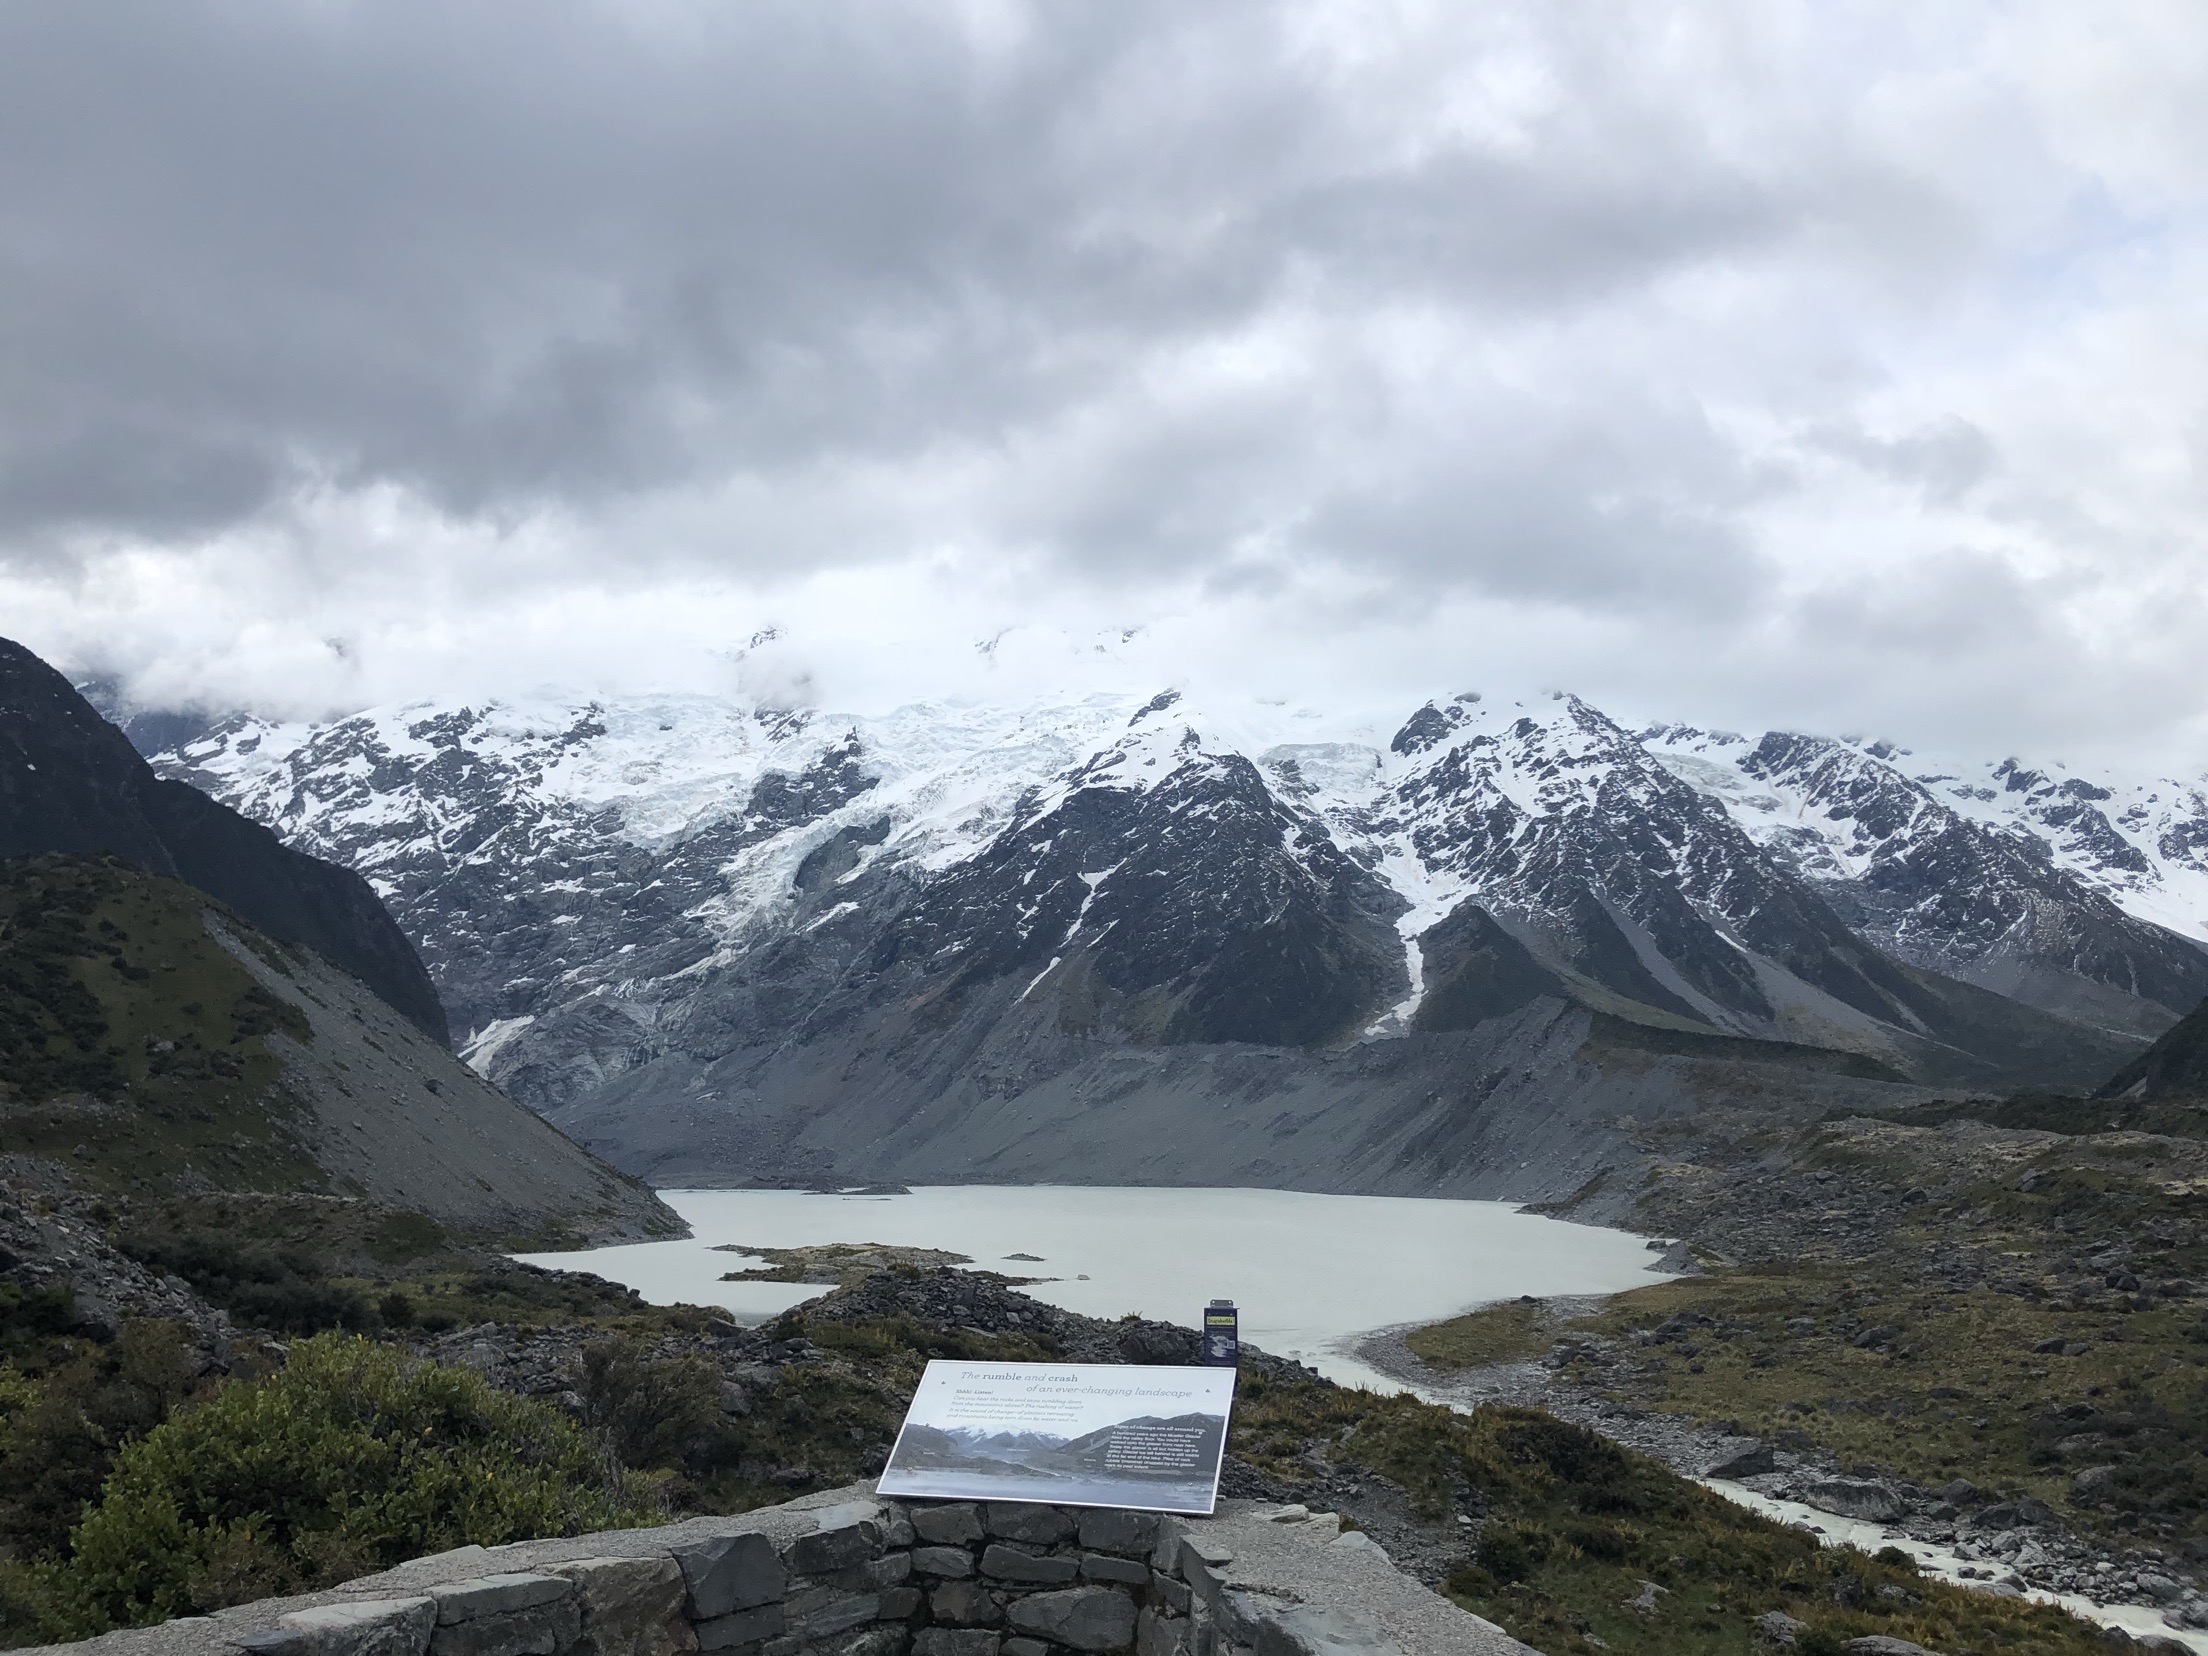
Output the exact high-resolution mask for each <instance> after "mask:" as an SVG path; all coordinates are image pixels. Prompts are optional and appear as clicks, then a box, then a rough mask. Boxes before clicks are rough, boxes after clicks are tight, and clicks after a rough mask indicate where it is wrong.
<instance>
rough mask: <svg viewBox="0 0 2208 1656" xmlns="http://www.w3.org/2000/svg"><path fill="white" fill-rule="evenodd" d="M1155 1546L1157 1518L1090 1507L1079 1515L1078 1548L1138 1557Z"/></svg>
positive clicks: (1108, 1508)
mask: <svg viewBox="0 0 2208 1656" xmlns="http://www.w3.org/2000/svg"><path fill="white" fill-rule="evenodd" d="M1157 1544H1158V1515H1157V1514H1156V1513H1154V1512H1121V1511H1119V1510H1118V1509H1117V1508H1113V1507H1092V1508H1091V1509H1090V1510H1088V1511H1087V1512H1084V1513H1082V1514H1081V1545H1082V1546H1083V1547H1085V1548H1087V1549H1088V1550H1089V1551H1090V1552H1108V1553H1119V1554H1121V1555H1122V1556H1124V1557H1127V1558H1140V1557H1141V1556H1142V1555H1143V1554H1145V1553H1147V1552H1149V1550H1150V1549H1151V1548H1152V1547H1154V1546H1156V1545H1157Z"/></svg>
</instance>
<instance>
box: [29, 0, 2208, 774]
mask: <svg viewBox="0 0 2208 1656" xmlns="http://www.w3.org/2000/svg"><path fill="white" fill-rule="evenodd" d="M2204 206H2208V24H2204V22H2203V19H2202V14H2201V12H2200V10H2199V7H2198V4H2197V0H2169V3H2167V4H2159V3H2154V0H2139V3H2125V0H2102V3H2099V4H2095V5H2091V6H2081V5H2078V4H2076V3H2075V0H2049V3H2045V4H2040V3H2034V0H2017V3H2013V4H2001V5H1992V4H1984V5H1943V4H1939V3H1938V0H1901V3H1896V4H1892V5H1884V4H1879V3H1877V0H1848V3H1846V4H1823V5H1797V4H1788V3H1786V0H1737V3H1732V4H1695V3H1689V0H1677V3H1670V4H1635V3H1633V0H1586V3H1583V4H1573V3H1569V0H1566V3H1562V4H1559V3H1557V0H1538V3H1532V4H1524V5H1520V4H1514V3H1488V4H1480V3H1476V0H1475V3H1471V4H1467V3H1464V0H1452V3H1436V4H1431V5H1424V4H1388V3H1386V0H1357V3H1355V4H1344V5H1332V4H1327V3H1323V0H1305V3H1302V4H1298V5H1293V6H1282V7H1274V6H1266V5H1259V4H1247V3H1242V0H1205V3H1204V4H1201V5H1193V6H1192V5H1189V4H1186V3H1185V0H1176V3H1172V4H1163V3H1159V4H1151V3H1146V0H1107V3H1103V4H1094V5H1091V4H1084V3H1075V0H1057V3H1053V4H1049V5H1039V4H1038V5H1023V4H1016V3H996V0H967V3H964V4H959V3H956V0H926V3H922V4H913V5H900V4H896V3H894V0H877V3H869V4H867V5H864V6H843V5H836V4H823V3H821V0H786V3H776V0H760V3H747V4H742V5H728V4H722V3H708V0H692V3H682V0H621V3H619V4H604V5H592V4H580V3H572V0H465V3H461V4H455V3H453V0H374V3H372V4H370V3H360V4H353V3H348V0H292V3H289V4H276V3H271V0H140V3H135V4H134V3H131V0H104V3H102V4H99V5H84V4H81V3H79V0H26V3H22V4H15V5H10V6H7V7H5V8H0V632H5V633H8V634H11V635H13V636H16V637H19V638H21V639H23V640H24V641H25V642H27V643H30V644H31V645H33V646H34V647H36V648H39V649H41V650H43V651H45V652H48V653H49V654H51V655H52V656H54V657H55V658H56V659H58V660H60V661H62V662H63V663H64V664H65V665H68V666H71V667H73V668H76V669H79V670H94V669H104V670H110V671H116V672H120V673H123V674H125V675H127V676H128V677H129V678H130V679H131V681H132V682H133V683H134V684H136V685H137V686H138V688H139V691H140V693H141V695H142V696H143V697H145V698H146V699H148V700H151V701H164V700H165V701H176V700H181V699H189V698H198V699H201V700H204V701H211V702H215V703H223V704H232V703H250V704H254V705H259V706H263V707H266V708H269V709H270V710H285V711H311V710H320V709H329V708H338V707H346V706H353V705H360V704H364V703H367V702H371V701H377V700H385V699H393V698H402V697H411V696H416V695H428V694H436V693H465V694H471V695H473V694H483V693H487V692H493V691H496V690H499V689H502V688H522V687H526V686H531V685H535V684H539V683H542V682H546V681H562V682H566V683H570V684H574V685H578V686H582V687H590V688H607V689H618V688H622V687H667V686H675V687H681V686H696V687H711V686H716V685H723V684H728V683H734V682H739V681H740V680H741V679H742V676H743V675H744V674H745V673H747V672H751V673H756V672H758V671H759V670H760V668H759V666H758V663H759V662H760V661H762V660H765V659H767V656H762V655H754V656H753V657H752V658H751V659H750V661H749V662H748V663H746V662H739V661H737V660H735V656H736V653H737V652H738V651H740V650H742V649H743V648H744V647H745V645H746V642H747V640H748V639H749V637H750V636H751V635H752V634H753V633H754V632H757V631H760V630H762V629H764V628H767V627H770V626H771V627H778V628H780V629H781V631H782V638H781V639H780V640H779V641H778V642H777V644H776V645H775V646H774V648H773V650H772V651H771V652H768V655H770V656H772V658H773V660H774V662H775V666H774V671H775V672H776V673H777V674H780V675H782V676H783V677H784V678H786V679H787V680H788V681H789V683H790V684H792V685H798V686H800V687H801V688H803V689H804V690H805V692H806V693H810V694H815V695H818V696H819V697H821V698H822V699H824V700H827V701H829V702H832V703H839V704H844V705H853V706H858V705H862V704H869V703H880V702H883V701H895V700H900V699H907V698H908V697H909V696H910V695H912V694H917V693H921V692H925V691H933V690H940V689H943V688H956V687H960V686H965V687H968V688H972V687H976V686H979V687H982V688H986V687H987V686H988V684H989V683H990V679H989V673H990V672H991V671H992V669H991V668H990V667H989V662H990V661H991V660H992V659H1000V658H1001V653H1000V658H992V657H990V656H988V655H986V654H984V653H982V652H979V651H977V649H976V648H975V646H976V645H977V643H979V642H981V641H985V640H988V639H990V638H993V637H996V636H998V635H1000V634H1003V633H1005V631H1006V629H1024V631H1021V632H1018V633H1016V634H1015V636H1018V637H1028V638H1032V637H1036V636H1042V635H1044V634H1045V633H1051V632H1053V631H1054V632H1056V633H1063V634H1064V635H1066V636H1069V637H1073V638H1076V639H1084V640H1085V639H1088V638H1090V637H1092V636H1095V635H1101V634H1107V633H1108V634H1110V635H1111V636H1112V637H1113V638H1115V639H1116V638H1117V637H1118V635H1119V634H1121V633H1123V632H1130V631H1133V630H1135V629H1142V630H1141V631H1140V632H1138V633H1136V634H1135V638H1134V639H1133V640H1132V641H1130V642H1129V643H1128V644H1127V645H1126V646H1125V647H1124V649H1123V650H1122V651H1121V656H1120V659H1121V660H1122V662H1123V663H1124V666H1123V668H1121V669H1115V670H1124V671H1126V672H1130V673H1134V674H1136V675H1138V676H1143V675H1147V676H1154V677H1174V676H1180V677H1185V678H1188V679H1190V680H1192V681H1203V680H1206V679H1212V680H1223V681H1230V682H1232V683H1234V684H1236V685H1239V686H1241V687H1243V688H1248V689H1252V690H1255V691H1257V692H1259V693H1287V694H1300V695H1307V696H1311V697H1315V698H1333V699H1337V700H1341V699H1346V700H1351V701H1360V702H1371V703H1374V704H1376V705H1378V704H1386V703H1389V702H1391V701H1392V700H1394V699H1397V698H1402V697H1409V698H1412V699H1413V700H1414V701H1415V700H1416V699H1419V698H1422V697H1423V696H1424V695H1426V694H1428V693H1430V692H1432V691H1435V690H1445V689H1450V688H1458V687H1478V686H1480V685H1483V684H1500V683H1508V684H1513V685H1519V684H1522V685H1526V686H1529V687H1531V686H1548V685H1558V686H1564V687H1568V688H1573V689H1577V690H1579V691H1580V692H1581V693H1582V694H1585V695H1587V696H1589V697H1590V698H1591V699H1593V700H1596V701H1597V702H1600V703H1603V704H1605V705H1613V706H1616V707H1618V708H1619V709H1620V710H1621V711H1623V712H1626V713H1628V714H1632V715H1641V714H1656V713H1671V714H1674V715H1676V716H1680V717H1685V718H1692V719H1699V720H1705V721H1716V722H1724V723H1730V724H1735V725H1753V726H1758V727H1760V726H1764V725H1791V726H1795V727H1800V728H1812V729H1821V730H1826V731H1832V732H1840V731H1855V730H1865V731H1879V732H1884V733H1887V734H1891V735H1893V736H1895V737H1897V738H1900V739H1903V740H1907V741H1911V742H1914V743H1918V744H1922V745H1925V746H1929V747H1939V746H1943V745H1944V746H1947V747H1951V748H1957V749H1961V750H1964V751H1969V752H1979V751H1991V750H1992V749H1995V748H1999V749H2002V750H2004V751H2020V752H2025V753H2028V754H2032V755H2036V756H2039V757H2043V758H2051V757H2058V756H2069V757H2072V758H2074V759H2078V760H2081V761H2082V760H2085V759H2087V758H2090V757H2093V756H2098V757H2100V758H2103V759H2110V760H2121V761H2122V762H2124V763H2127V764H2128V763H2145V762H2148V761H2150V760H2151V761H2153V762H2156V763H2164V764H2179V765H2183V766H2185V767H2187V768H2189V769H2194V770H2198V769H2200V768H2202V767H2203V765H2208V670H2204V662H2208V553H2204V549H2203V548H2204V538H2208V515H2204V512H2203V505H2204V500H2203V495H2204V486H2203V481H2204V450H2208V360H2204V358H2208V353H2204V349H2203V347H2204V344H2208V256H2204V255H2208V216H2204ZM1046 654H1047V652H1046Z"/></svg>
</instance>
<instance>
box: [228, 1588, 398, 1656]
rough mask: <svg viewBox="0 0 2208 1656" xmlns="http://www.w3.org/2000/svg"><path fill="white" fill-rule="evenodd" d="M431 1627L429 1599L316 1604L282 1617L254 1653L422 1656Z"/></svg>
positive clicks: (331, 1655)
mask: <svg viewBox="0 0 2208 1656" xmlns="http://www.w3.org/2000/svg"><path fill="white" fill-rule="evenodd" d="M436 1625H437V1601H436V1600H435V1599H432V1598H396V1599H362V1600H356V1601H355V1602H353V1603H351V1604H320V1605H316V1606H315V1607H314V1608H313V1609H311V1610H294V1611H293V1612H292V1613H291V1614H290V1615H288V1616H285V1617H283V1618H282V1619H281V1620H280V1621H279V1622H278V1623H277V1624H276V1626H277V1630H276V1631H275V1632H274V1633H273V1634H262V1635H259V1638H260V1639H261V1640H262V1641H263V1642H262V1643H261V1644H259V1645H258V1646H256V1647H255V1648H257V1649H262V1650H266V1651H268V1652H269V1653H270V1656H279V1653H282V1656H422V1652H423V1651H425V1650H427V1649H428V1648H429V1634H430V1629H431V1628H433V1627H435V1626H436Z"/></svg>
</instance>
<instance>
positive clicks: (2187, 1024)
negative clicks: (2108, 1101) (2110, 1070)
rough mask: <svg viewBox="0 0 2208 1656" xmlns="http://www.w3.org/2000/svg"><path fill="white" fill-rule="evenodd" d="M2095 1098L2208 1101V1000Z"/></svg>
mask: <svg viewBox="0 0 2208 1656" xmlns="http://www.w3.org/2000/svg"><path fill="white" fill-rule="evenodd" d="M2093 1096H2094V1097H2095V1098H2115V1099H2121V1100H2123V1101H2124V1102H2125V1103H2127V1104H2128V1103H2139V1104H2161V1103H2168V1102H2173V1101H2180V1100H2198V1101H2202V1102H2208V1001H2204V1002H2203V1003H2202V1004H2201V1005H2200V1006H2199V1007H2198V1008H2196V1009H2195V1010H2194V1011H2193V1012H2191V1013H2190V1014H2189V1015H2187V1016H2186V1017H2184V1018H2181V1019H2179V1020H2178V1021H2177V1022H2176V1023H2175V1024H2172V1025H2171V1026H2170V1028H2169V1029H2168V1030H2166V1031H2165V1032H2164V1033H2163V1035H2162V1038H2161V1039H2160V1040H2158V1041H2156V1042H2155V1043H2154V1045H2153V1046H2151V1047H2149V1048H2147V1050H2146V1051H2145V1052H2142V1053H2141V1054H2140V1055H2139V1056H2138V1057H2137V1058H2136V1059H2134V1060H2133V1061H2132V1062H2131V1063H2129V1064H2126V1065H2125V1066H2124V1067H2123V1068H2122V1069H2121V1070H2119V1071H2117V1072H2116V1074H2114V1075H2112V1076H2110V1077H2109V1079H2108V1080H2107V1081H2106V1082H2104V1083H2103V1084H2102V1085H2101V1087H2100V1089H2099V1090H2098V1091H2097V1092H2095V1093H2094V1095H2093Z"/></svg>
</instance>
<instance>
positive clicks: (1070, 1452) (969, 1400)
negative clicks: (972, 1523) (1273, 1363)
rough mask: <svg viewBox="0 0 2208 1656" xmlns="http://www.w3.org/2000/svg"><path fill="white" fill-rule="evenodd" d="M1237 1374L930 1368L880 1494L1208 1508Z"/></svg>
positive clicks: (1022, 1366) (1016, 1366) (1061, 1366)
mask: <svg viewBox="0 0 2208 1656" xmlns="http://www.w3.org/2000/svg"><path fill="white" fill-rule="evenodd" d="M1233 1406H1234V1371H1233V1370H1232V1369H1218V1368H1122V1367H1115V1366H1112V1365H1108V1364H1098V1363H957V1362H946V1361H944V1360H943V1359H941V1358H937V1359H936V1360H934V1361H932V1362H930V1363H929V1364H928V1371H927V1373H926V1374H924V1375H922V1376H921V1377H920V1389H919V1390H918V1391H916V1392H914V1393H913V1394H912V1406H911V1407H910V1408H909V1409H907V1410H906V1411H905V1424H904V1427H903V1429H902V1430H900V1431H899V1432H898V1434H897V1445H896V1447H895V1448H894V1449H892V1450H891V1451H890V1453H889V1465H888V1466H887V1467H886V1468H885V1469H884V1470H883V1472H882V1479H881V1484H880V1486H879V1487H880V1490H881V1493H882V1494H884V1495H918V1496H923V1497H925V1496H936V1497H940V1498H947V1499H951V1500H961V1501H973V1500H989V1501H1048V1502H1051V1503H1053V1504H1054V1505H1058V1506H1108V1507H1135V1508H1138V1509H1140V1510H1142V1511H1146V1512H1191V1513H1209V1512H1210V1511H1211V1509H1212V1507H1213V1506H1214V1504H1216V1502H1217V1501H1218V1498H1219V1461H1220V1457H1221V1456H1223V1455H1224V1454H1225V1453H1226V1449H1227V1413H1228V1411H1229V1410H1230V1409H1231V1408H1232V1407H1233Z"/></svg>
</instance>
